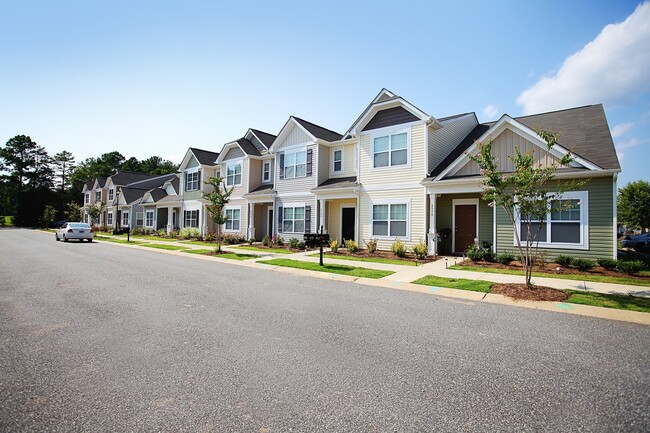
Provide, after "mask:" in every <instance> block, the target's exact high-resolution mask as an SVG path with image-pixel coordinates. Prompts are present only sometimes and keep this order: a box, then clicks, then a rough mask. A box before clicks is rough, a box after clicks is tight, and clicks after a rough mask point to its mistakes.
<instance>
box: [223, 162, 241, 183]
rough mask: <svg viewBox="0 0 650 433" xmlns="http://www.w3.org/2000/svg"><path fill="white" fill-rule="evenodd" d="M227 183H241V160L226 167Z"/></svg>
mask: <svg viewBox="0 0 650 433" xmlns="http://www.w3.org/2000/svg"><path fill="white" fill-rule="evenodd" d="M226 185H228V186H232V185H241V162H238V163H235V164H228V167H227V168H226Z"/></svg>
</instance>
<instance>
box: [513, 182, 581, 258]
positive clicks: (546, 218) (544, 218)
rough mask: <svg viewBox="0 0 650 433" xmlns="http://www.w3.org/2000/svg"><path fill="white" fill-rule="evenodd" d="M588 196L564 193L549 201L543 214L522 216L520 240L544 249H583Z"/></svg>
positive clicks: (578, 192) (579, 193) (579, 192)
mask: <svg viewBox="0 0 650 433" xmlns="http://www.w3.org/2000/svg"><path fill="white" fill-rule="evenodd" d="M587 200H588V193H587V192H586V191H571V192H565V193H563V194H562V196H561V197H558V198H557V199H556V200H551V201H550V203H549V204H550V209H549V211H548V212H547V213H545V214H544V215H539V216H529V215H521V217H520V220H519V224H518V229H519V235H520V238H521V240H522V241H526V240H528V236H529V233H530V238H531V239H532V240H533V241H535V242H539V245H540V246H543V247H551V248H553V247H557V248H586V247H587V239H588V228H589V227H588V224H589V223H588V221H589V216H588V205H587Z"/></svg>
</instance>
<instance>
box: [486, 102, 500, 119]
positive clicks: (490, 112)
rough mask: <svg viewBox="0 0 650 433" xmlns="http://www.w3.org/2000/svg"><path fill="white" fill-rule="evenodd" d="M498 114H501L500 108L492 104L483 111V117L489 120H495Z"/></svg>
mask: <svg viewBox="0 0 650 433" xmlns="http://www.w3.org/2000/svg"><path fill="white" fill-rule="evenodd" d="M498 112H499V107H496V106H494V105H492V104H488V106H487V107H485V108H484V109H483V116H485V117H487V118H488V119H493V118H494V117H495V116H496V115H497V113H498Z"/></svg>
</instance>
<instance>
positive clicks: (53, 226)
mask: <svg viewBox="0 0 650 433" xmlns="http://www.w3.org/2000/svg"><path fill="white" fill-rule="evenodd" d="M67 223H68V220H61V221H57V222H55V223H54V224H52V228H53V229H60V228H61V227H63V226H64V225H66V224H67Z"/></svg>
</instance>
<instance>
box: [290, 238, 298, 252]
mask: <svg viewBox="0 0 650 433" xmlns="http://www.w3.org/2000/svg"><path fill="white" fill-rule="evenodd" d="M299 243H300V241H299V240H298V239H297V238H291V239H289V248H292V249H297V248H298V244H299Z"/></svg>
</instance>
